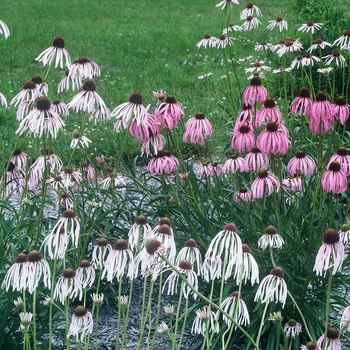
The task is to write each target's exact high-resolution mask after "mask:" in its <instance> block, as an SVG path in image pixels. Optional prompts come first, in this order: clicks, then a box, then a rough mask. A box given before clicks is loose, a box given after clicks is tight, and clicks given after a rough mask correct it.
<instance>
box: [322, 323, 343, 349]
mask: <svg viewBox="0 0 350 350" xmlns="http://www.w3.org/2000/svg"><path fill="white" fill-rule="evenodd" d="M339 336H340V333H339V331H338V329H337V328H335V327H328V329H327V335H326V339H324V334H322V335H321V336H320V337H319V338H318V340H317V345H318V346H319V347H320V348H321V347H322V349H323V350H341V349H342V346H341V342H340V338H339Z"/></svg>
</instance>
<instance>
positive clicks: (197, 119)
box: [182, 112, 212, 146]
mask: <svg viewBox="0 0 350 350" xmlns="http://www.w3.org/2000/svg"><path fill="white" fill-rule="evenodd" d="M185 128H186V130H185V133H184V134H183V136H182V141H183V142H188V138H190V142H191V143H194V144H196V143H198V142H200V144H201V145H202V146H203V145H204V144H205V138H206V137H207V136H209V135H211V133H212V126H211V124H210V121H209V120H208V119H207V118H206V117H205V115H204V114H203V113H202V112H198V113H196V115H195V116H194V117H192V118H190V119H189V120H188V121H187V122H186V126H185Z"/></svg>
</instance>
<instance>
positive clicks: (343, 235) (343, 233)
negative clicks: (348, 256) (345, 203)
mask: <svg viewBox="0 0 350 350" xmlns="http://www.w3.org/2000/svg"><path fill="white" fill-rule="evenodd" d="M339 237H340V240H341V241H342V242H343V244H344V245H345V246H346V245H348V244H349V243H350V226H349V225H347V224H344V225H342V227H341V228H340V230H339Z"/></svg>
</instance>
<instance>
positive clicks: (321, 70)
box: [317, 67, 333, 76]
mask: <svg viewBox="0 0 350 350" xmlns="http://www.w3.org/2000/svg"><path fill="white" fill-rule="evenodd" d="M332 70H333V67H327V68H318V69H317V73H320V74H322V75H325V76H327V75H329V74H330V72H331V71H332Z"/></svg>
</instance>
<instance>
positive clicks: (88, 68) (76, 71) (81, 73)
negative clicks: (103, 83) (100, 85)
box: [68, 56, 101, 82]
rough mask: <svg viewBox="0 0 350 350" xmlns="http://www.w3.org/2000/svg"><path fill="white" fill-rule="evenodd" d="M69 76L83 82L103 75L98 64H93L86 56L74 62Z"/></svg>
mask: <svg viewBox="0 0 350 350" xmlns="http://www.w3.org/2000/svg"><path fill="white" fill-rule="evenodd" d="M68 75H69V76H73V77H77V78H78V79H79V81H80V82H81V81H82V80H83V79H92V78H93V77H98V76H100V75H101V70H100V67H99V66H98V64H97V63H95V62H91V61H90V60H88V59H87V58H86V57H85V56H81V57H79V58H77V59H75V60H74V62H73V64H72V65H71V66H70V67H69V74H68Z"/></svg>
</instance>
